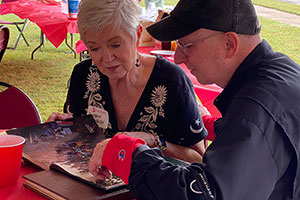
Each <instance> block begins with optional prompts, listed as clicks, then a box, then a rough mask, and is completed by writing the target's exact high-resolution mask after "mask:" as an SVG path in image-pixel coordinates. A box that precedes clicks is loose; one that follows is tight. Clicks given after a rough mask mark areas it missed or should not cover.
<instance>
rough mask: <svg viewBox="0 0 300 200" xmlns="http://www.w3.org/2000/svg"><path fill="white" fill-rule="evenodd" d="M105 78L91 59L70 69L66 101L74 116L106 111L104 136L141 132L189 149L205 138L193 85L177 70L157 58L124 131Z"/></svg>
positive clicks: (177, 68) (165, 61) (205, 132)
mask: <svg viewBox="0 0 300 200" xmlns="http://www.w3.org/2000/svg"><path fill="white" fill-rule="evenodd" d="M109 88H110V87H109V82H108V78H107V76H105V75H103V74H102V73H101V72H100V71H99V70H98V68H97V67H96V66H93V65H92V61H91V59H88V60H84V61H82V62H81V63H79V64H77V65H76V66H75V67H74V70H73V72H72V76H71V81H70V88H69V91H68V99H67V102H66V103H68V104H69V110H70V112H72V113H73V114H74V115H84V114H86V112H87V108H88V106H95V107H98V108H101V109H104V110H106V111H107V112H108V115H109V123H108V128H107V129H106V130H105V132H106V134H107V136H108V137H112V136H113V135H114V134H116V133H117V132H119V131H144V132H148V133H152V134H153V133H155V134H157V135H159V136H162V137H163V138H164V139H165V140H167V141H169V142H172V143H176V144H180V145H184V146H190V145H193V144H196V143H197V142H199V141H200V140H202V139H203V138H204V137H206V135H207V131H206V129H205V128H204V125H203V122H202V119H201V116H200V113H199V110H198V106H197V101H196V98H195V93H194V88H193V85H192V83H191V81H190V79H189V78H188V76H187V75H186V74H185V72H184V71H183V70H182V69H181V67H179V66H177V65H175V64H174V63H171V62H169V61H167V60H166V59H164V58H162V57H160V56H158V57H157V59H156V62H155V66H154V68H153V71H152V73H151V75H150V78H149V80H148V83H147V85H146V87H145V89H144V91H143V93H142V95H141V98H140V99H139V101H138V103H137V105H136V107H135V110H134V112H133V113H132V115H131V117H130V120H129V122H128V124H127V127H126V129H125V130H119V129H118V125H117V120H116V116H115V110H114V106H113V104H112V98H111V93H110V89H109Z"/></svg>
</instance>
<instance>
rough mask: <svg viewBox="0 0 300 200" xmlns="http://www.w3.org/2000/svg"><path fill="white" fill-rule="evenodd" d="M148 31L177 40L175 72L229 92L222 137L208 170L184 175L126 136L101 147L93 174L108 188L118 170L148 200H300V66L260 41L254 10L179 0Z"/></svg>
mask: <svg viewBox="0 0 300 200" xmlns="http://www.w3.org/2000/svg"><path fill="white" fill-rule="evenodd" d="M147 30H148V32H149V33H150V34H151V35H152V36H153V37H154V38H156V39H158V40H161V41H171V40H177V43H178V48H177V50H176V53H175V62H176V63H185V64H186V66H187V67H188V68H189V69H190V70H191V72H192V73H193V74H194V75H195V76H196V77H197V79H198V80H199V82H200V83H202V84H212V83H215V84H217V85H219V86H220V87H222V88H224V90H223V91H222V93H221V94H220V95H219V96H218V97H217V98H216V100H215V105H216V106H217V108H218V109H219V111H220V112H221V113H222V118H220V119H218V120H217V121H216V122H215V124H214V131H215V134H216V137H215V139H214V141H213V142H212V143H211V145H210V146H209V147H208V149H207V151H206V153H205V155H204V158H203V163H194V164H191V165H188V166H186V167H181V166H175V165H172V164H170V163H168V162H166V161H165V160H164V158H163V156H162V154H161V152H160V150H158V149H150V148H149V147H147V146H146V145H143V144H144V141H143V140H140V139H135V138H132V137H129V136H126V135H123V134H118V135H116V136H115V137H113V138H112V139H110V140H105V141H103V142H101V143H99V144H98V145H97V147H96V149H95V150H94V154H93V157H92V159H91V164H90V171H91V172H92V173H93V174H94V175H95V176H96V177H97V178H100V179H103V177H105V176H106V177H107V176H109V173H108V171H107V169H106V168H108V169H110V170H111V171H112V172H114V173H115V174H117V175H119V176H120V177H121V178H122V179H123V180H124V181H125V182H126V183H127V182H129V186H130V188H131V190H132V192H133V193H134V194H135V195H136V198H137V199H143V200H145V199H180V200H181V199H191V200H196V199H217V200H218V199H222V200H299V199H300V170H299V168H300V159H299V158H300V157H299V153H300V104H299V102H300V66H299V65H298V64H296V63H295V62H293V61H292V60H291V59H290V58H288V57H287V56H286V55H284V54H281V53H276V52H274V51H273V50H272V49H271V47H270V46H269V44H268V43H267V42H266V41H265V40H261V38H260V35H259V32H260V24H259V22H258V19H257V16H256V13H255V10H254V7H253V5H252V3H251V1H250V0H223V1H219V0H180V1H179V3H178V4H177V6H176V7H175V9H174V10H173V11H172V12H171V13H170V16H168V17H166V18H164V19H163V20H161V21H160V22H158V23H156V24H154V25H152V26H150V27H148V29H147ZM99 166H104V167H99Z"/></svg>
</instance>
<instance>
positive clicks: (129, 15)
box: [77, 0, 140, 41]
mask: <svg viewBox="0 0 300 200" xmlns="http://www.w3.org/2000/svg"><path fill="white" fill-rule="evenodd" d="M139 13H140V6H139V4H138V2H137V0H81V2H80V4H79V12H78V21H77V24H78V31H79V33H80V37H81V39H82V40H84V38H83V37H84V33H85V32H86V31H87V30H94V31H95V33H101V32H102V31H103V30H104V28H105V27H107V26H108V25H111V24H112V25H113V28H115V29H119V28H123V29H124V30H125V31H127V32H128V33H129V34H130V35H131V36H132V38H133V39H134V40H135V41H136V40H137V27H138V26H139Z"/></svg>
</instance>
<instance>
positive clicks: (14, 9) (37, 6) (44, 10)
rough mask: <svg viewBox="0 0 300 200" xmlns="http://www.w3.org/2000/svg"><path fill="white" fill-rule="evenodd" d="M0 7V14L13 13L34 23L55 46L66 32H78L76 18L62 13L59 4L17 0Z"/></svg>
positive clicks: (64, 36)
mask: <svg viewBox="0 0 300 200" xmlns="http://www.w3.org/2000/svg"><path fill="white" fill-rule="evenodd" d="M0 9H1V15H4V14H10V13H13V14H16V15H17V16H19V17H20V18H21V19H25V18H28V19H29V20H30V21H31V22H34V23H36V24H37V25H38V26H39V27H40V29H41V30H42V32H43V33H44V34H45V35H46V37H47V38H48V40H49V41H50V42H51V43H52V44H53V45H54V46H55V47H58V46H59V45H60V44H61V43H62V42H63V41H64V39H65V38H66V37H67V34H68V33H78V30H77V20H76V19H69V18H68V15H67V14H64V13H62V12H61V5H60V4H46V3H40V2H36V1H30V0H19V1H12V2H8V3H2V4H1V5H0Z"/></svg>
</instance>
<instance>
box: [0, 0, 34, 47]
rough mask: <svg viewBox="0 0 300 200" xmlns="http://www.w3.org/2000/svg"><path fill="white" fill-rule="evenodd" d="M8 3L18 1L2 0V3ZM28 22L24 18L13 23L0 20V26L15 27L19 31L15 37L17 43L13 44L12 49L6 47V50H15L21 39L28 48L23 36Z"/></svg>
mask: <svg viewBox="0 0 300 200" xmlns="http://www.w3.org/2000/svg"><path fill="white" fill-rule="evenodd" d="M10 1H18V0H2V3H7V2H10ZM29 22H30V21H29V20H28V19H27V18H26V19H25V20H24V21H13V22H10V21H3V20H0V24H5V25H15V26H16V28H17V29H18V31H19V34H18V36H17V41H16V43H15V45H14V46H13V47H7V48H8V49H13V50H15V49H16V48H17V46H18V43H19V41H20V39H21V37H22V38H23V40H24V42H25V43H26V45H27V46H29V43H28V42H27V40H26V38H25V36H24V34H23V33H24V31H25V29H26V27H27V25H28V24H29Z"/></svg>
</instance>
